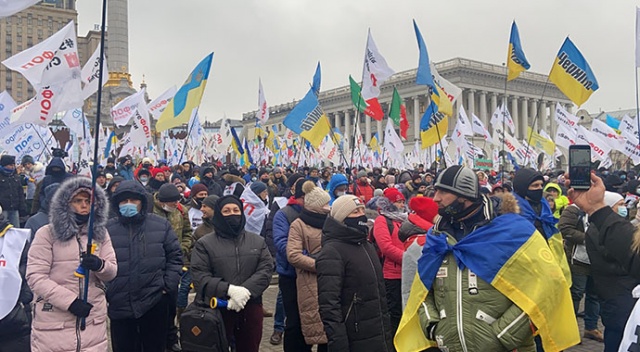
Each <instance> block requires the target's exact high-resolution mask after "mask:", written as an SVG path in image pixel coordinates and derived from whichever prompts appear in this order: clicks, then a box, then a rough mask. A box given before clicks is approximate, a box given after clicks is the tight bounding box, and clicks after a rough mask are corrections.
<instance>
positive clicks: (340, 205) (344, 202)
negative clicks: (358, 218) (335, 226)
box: [331, 194, 364, 222]
mask: <svg viewBox="0 0 640 352" xmlns="http://www.w3.org/2000/svg"><path fill="white" fill-rule="evenodd" d="M358 208H362V209H364V203H362V201H361V200H360V198H358V197H356V196H354V195H351V194H345V195H344V196H342V197H338V199H336V200H335V202H333V205H332V206H331V217H332V218H334V219H336V221H338V222H343V221H344V219H346V218H347V217H348V216H349V214H351V213H352V212H353V211H354V210H356V209H358Z"/></svg>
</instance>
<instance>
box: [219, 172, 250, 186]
mask: <svg viewBox="0 0 640 352" xmlns="http://www.w3.org/2000/svg"><path fill="white" fill-rule="evenodd" d="M222 179H223V180H224V182H226V183H227V185H228V186H230V185H232V184H234V183H236V182H240V184H242V185H243V186H244V185H246V184H247V183H246V182H245V181H244V179H243V178H242V177H240V176H236V175H233V174H224V175H223V176H222Z"/></svg>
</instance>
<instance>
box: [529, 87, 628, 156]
mask: <svg viewBox="0 0 640 352" xmlns="http://www.w3.org/2000/svg"><path fill="white" fill-rule="evenodd" d="M636 79H637V78H636ZM548 84H549V76H547V81H546V82H544V87H542V95H541V96H540V103H542V99H543V98H544V93H545V92H546V91H547V85H548ZM636 86H637V85H636ZM636 95H637V94H636ZM551 108H552V109H554V107H551ZM538 115H540V107H538V109H537V111H536V115H535V117H534V118H533V123H532V124H531V132H529V139H528V140H527V149H526V152H525V154H526V155H525V159H524V165H523V166H525V167H526V165H527V163H529V148H530V145H531V137H533V131H534V129H535V128H536V121H538ZM551 123H553V121H552V122H551Z"/></svg>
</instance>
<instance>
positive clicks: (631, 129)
mask: <svg viewBox="0 0 640 352" xmlns="http://www.w3.org/2000/svg"><path fill="white" fill-rule="evenodd" d="M618 129H619V130H620V133H621V134H622V136H623V137H625V138H629V139H638V124H637V123H636V121H634V120H633V119H632V118H631V117H630V116H629V115H624V116H623V117H622V120H621V121H620V126H618Z"/></svg>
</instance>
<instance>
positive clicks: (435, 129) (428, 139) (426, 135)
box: [420, 101, 449, 149]
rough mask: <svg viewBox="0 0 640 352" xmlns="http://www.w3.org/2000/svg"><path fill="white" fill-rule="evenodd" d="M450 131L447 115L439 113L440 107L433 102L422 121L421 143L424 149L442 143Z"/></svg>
mask: <svg viewBox="0 0 640 352" xmlns="http://www.w3.org/2000/svg"><path fill="white" fill-rule="evenodd" d="M448 129H449V119H448V118H447V116H446V115H444V114H443V113H441V112H439V111H438V107H437V105H436V104H435V102H434V101H431V104H429V107H427V110H426V111H425V112H424V114H423V115H422V119H421V120H420V141H421V145H422V149H426V148H429V147H430V146H432V145H434V144H436V143H438V142H440V140H441V139H442V137H444V136H445V135H446V134H447V130H448Z"/></svg>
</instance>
